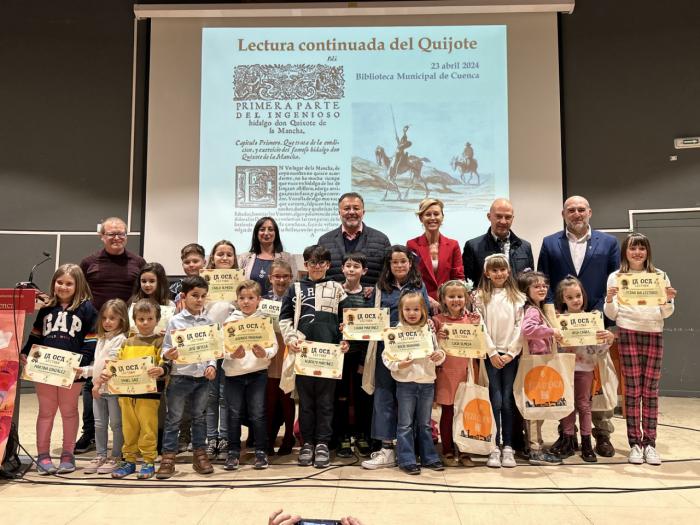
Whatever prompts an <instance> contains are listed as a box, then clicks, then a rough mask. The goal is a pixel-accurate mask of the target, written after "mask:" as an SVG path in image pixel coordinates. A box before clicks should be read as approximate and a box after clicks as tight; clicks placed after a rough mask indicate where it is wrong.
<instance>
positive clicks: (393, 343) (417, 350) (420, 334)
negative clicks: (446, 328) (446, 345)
mask: <svg viewBox="0 0 700 525" xmlns="http://www.w3.org/2000/svg"><path fill="white" fill-rule="evenodd" d="M382 339H383V340H384V355H385V356H386V358H387V359H388V360H389V361H406V360H408V359H420V358H421V357H427V356H428V355H430V354H432V353H433V350H434V349H433V336H432V334H431V333H430V329H429V328H428V327H427V326H423V327H422V328H412V327H405V326H396V327H394V328H385V329H384V332H383V334H382Z"/></svg>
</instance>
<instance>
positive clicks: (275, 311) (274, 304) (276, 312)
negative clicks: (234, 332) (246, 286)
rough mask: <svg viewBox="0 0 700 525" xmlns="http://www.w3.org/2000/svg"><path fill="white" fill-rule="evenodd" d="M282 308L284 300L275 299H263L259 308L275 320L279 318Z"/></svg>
mask: <svg viewBox="0 0 700 525" xmlns="http://www.w3.org/2000/svg"><path fill="white" fill-rule="evenodd" d="M281 309H282V302H281V301H273V300H272V299H262V300H261V301H260V304H259V305H258V310H260V312H261V313H263V314H265V315H266V316H268V317H270V318H272V319H273V320H277V319H279V316H280V310H281Z"/></svg>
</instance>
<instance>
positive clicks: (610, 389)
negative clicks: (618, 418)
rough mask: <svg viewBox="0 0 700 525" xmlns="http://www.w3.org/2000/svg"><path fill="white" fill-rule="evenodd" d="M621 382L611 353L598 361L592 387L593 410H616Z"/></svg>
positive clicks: (607, 353)
mask: <svg viewBox="0 0 700 525" xmlns="http://www.w3.org/2000/svg"><path fill="white" fill-rule="evenodd" d="M618 386H619V381H618V379H617V372H616V371H615V364H614V363H613V360H612V358H611V357H610V353H609V352H606V354H605V355H604V356H602V357H601V358H600V359H598V364H597V365H596V367H595V370H594V371H593V384H592V385H591V410H601V411H602V410H615V407H616V406H617V388H618Z"/></svg>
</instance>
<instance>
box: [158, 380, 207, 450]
mask: <svg viewBox="0 0 700 525" xmlns="http://www.w3.org/2000/svg"><path fill="white" fill-rule="evenodd" d="M208 383H209V380H208V379H207V378H206V377H192V376H178V375H174V376H170V384H169V385H168V390H167V392H166V398H167V402H168V413H167V415H166V416H165V428H164V430H163V452H177V438H178V434H179V432H180V421H181V420H182V414H183V413H184V411H185V400H186V399H188V398H189V399H190V403H191V407H192V447H193V448H194V449H198V448H204V446H205V444H206V435H207V422H206V417H205V412H206V408H207V394H208V392H209V385H208Z"/></svg>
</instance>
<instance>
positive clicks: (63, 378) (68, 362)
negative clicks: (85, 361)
mask: <svg viewBox="0 0 700 525" xmlns="http://www.w3.org/2000/svg"><path fill="white" fill-rule="evenodd" d="M80 357H81V356H80V354H75V353H73V352H69V351H68V350H59V349H58V348H51V347H50V346H42V345H32V348H31V350H29V355H28V356H27V365H26V366H25V367H24V370H23V371H22V379H26V380H27V381H34V382H35V383H44V384H46V385H53V386H58V387H61V388H70V387H71V386H73V381H74V380H75V371H76V368H78V367H79V366H80Z"/></svg>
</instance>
